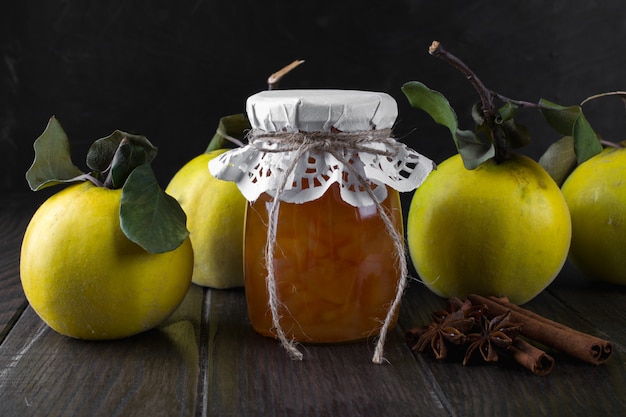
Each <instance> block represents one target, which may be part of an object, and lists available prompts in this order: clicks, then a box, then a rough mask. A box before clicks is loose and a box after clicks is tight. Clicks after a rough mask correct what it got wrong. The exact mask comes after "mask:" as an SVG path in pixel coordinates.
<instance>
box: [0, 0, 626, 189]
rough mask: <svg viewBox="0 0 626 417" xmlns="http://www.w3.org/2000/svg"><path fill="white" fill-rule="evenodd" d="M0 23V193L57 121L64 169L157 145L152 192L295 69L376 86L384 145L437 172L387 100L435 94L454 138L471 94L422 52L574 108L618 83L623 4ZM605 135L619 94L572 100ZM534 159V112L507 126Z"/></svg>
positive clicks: (119, 8)
mask: <svg viewBox="0 0 626 417" xmlns="http://www.w3.org/2000/svg"><path fill="white" fill-rule="evenodd" d="M4 3H5V4H4V5H3V6H2V12H1V14H0V58H1V59H0V190H2V191H27V190H28V187H27V184H26V182H25V180H24V173H25V172H26V170H27V169H28V167H29V165H30V163H31V162H32V159H33V150H32V143H33V141H34V140H35V139H36V138H37V137H38V136H39V134H40V133H41V132H42V131H43V129H44V128H45V126H46V123H47V121H48V119H49V117H50V116H52V115H55V116H56V117H57V118H58V119H59V121H60V122H61V124H62V125H63V127H64V128H65V130H66V132H67V133H68V136H69V138H70V141H71V144H72V154H73V160H74V163H75V164H77V165H78V166H79V167H80V168H81V169H84V170H86V167H85V164H84V158H85V155H86V152H87V149H88V146H89V145H90V144H91V142H93V141H94V140H95V139H97V138H100V137H103V136H106V135H108V134H110V133H111V132H113V130H115V129H120V130H125V131H128V132H131V133H137V134H143V135H145V136H147V137H148V138H149V139H150V140H151V141H152V142H153V143H154V144H155V145H157V146H158V147H159V150H160V151H159V155H158V156H157V159H156V160H155V162H154V163H153V168H154V169H155V171H156V172H157V176H158V178H159V181H160V182H161V184H162V186H165V185H166V184H167V181H168V180H169V178H171V176H172V175H173V174H174V173H175V172H176V170H177V169H178V168H180V167H181V166H182V165H183V164H184V163H185V162H186V161H188V160H189V159H191V158H192V157H194V156H195V155H197V154H199V153H202V152H203V151H204V149H205V147H206V145H207V143H208V140H209V139H210V138H211V137H212V135H213V133H214V131H215V128H216V125H217V121H218V119H219V118H220V117H221V116H223V115H228V114H233V113H240V112H242V111H243V110H244V103H245V99H246V97H247V96H249V95H251V94H253V93H255V92H257V91H259V90H263V89H265V88H266V79H267V77H268V76H269V75H270V74H271V73H272V72H274V71H276V70H277V69H279V68H281V67H282V66H283V65H286V64H288V63H289V62H291V61H293V60H294V59H304V60H306V63H305V64H304V65H302V66H300V67H299V68H298V69H297V70H295V72H293V73H292V74H290V75H289V76H288V77H287V78H286V79H285V80H284V81H283V82H282V84H281V87H282V88H345V89H363V90H378V91H385V92H387V93H389V94H391V95H392V96H394V97H395V98H396V99H397V101H398V102H399V105H400V116H399V119H398V124H397V127H396V135H397V136H400V137H401V138H402V140H403V141H404V142H405V143H408V144H409V145H410V146H412V147H413V148H415V149H416V150H418V151H420V152H421V153H424V154H426V155H427V156H429V157H431V158H432V159H434V160H435V161H436V162H441V161H442V160H443V159H444V158H446V157H447V156H449V155H451V154H452V153H454V151H455V150H454V146H453V144H452V140H451V138H450V136H449V134H448V132H447V130H446V129H445V128H443V127H440V126H437V125H435V124H434V123H433V122H432V121H431V120H430V119H429V118H428V117H427V116H425V115H424V114H423V113H421V112H418V111H417V110H413V109H411V108H410V107H409V106H408V104H407V102H406V99H405V98H404V96H403V95H402V93H401V91H400V87H401V86H402V85H403V83H405V82H407V81H410V80H419V81H422V82H424V83H425V84H427V85H428V86H429V87H431V88H434V89H437V90H439V91H441V92H443V93H444V94H445V95H446V96H447V97H448V99H449V100H450V102H451V103H452V105H453V106H454V107H455V109H456V111H457V113H458V114H459V117H460V119H461V124H462V127H463V128H469V127H471V121H470V118H469V109H470V107H471V105H472V104H473V103H474V101H476V100H477V96H476V94H475V92H474V91H473V89H472V87H471V86H470V84H469V83H468V82H467V80H466V79H464V77H463V76H462V75H461V74H460V73H458V72H457V71H456V70H454V69H452V68H451V67H449V66H448V65H447V64H446V63H443V62H442V61H439V60H438V59H436V58H434V57H431V56H430V55H429V54H428V52H427V50H428V46H429V45H430V43H431V42H432V40H434V39H438V40H440V41H441V42H442V43H443V44H444V45H445V46H446V47H447V48H448V49H449V50H451V51H452V52H454V53H455V54H456V55H458V56H459V57H461V58H462V59H463V60H465V61H466V62H467V63H468V64H469V65H470V66H471V67H472V68H473V69H474V70H475V71H476V73H477V74H478V75H479V77H480V78H481V79H482V80H483V81H484V82H485V83H486V84H487V85H488V86H489V87H490V88H491V89H492V90H496V91H498V92H500V93H502V94H504V95H506V96H509V97H512V98H516V99H523V100H528V101H534V102H536V101H538V100H539V98H541V97H545V98H548V99H550V100H552V101H556V102H558V103H561V104H567V105H570V104H577V103H579V102H580V101H581V100H582V99H584V98H585V97H587V96H590V95H592V94H596V93H600V92H605V91H612V90H622V89H626V85H625V84H626V83H625V82H624V80H623V74H624V71H625V70H626V65H625V64H626V53H625V52H626V48H625V47H624V40H625V39H626V37H625V35H626V6H625V5H624V2H623V0H607V1H603V2H594V1H588V0H555V1H550V2H548V1H540V0H526V1H518V2H498V3H495V2H470V1H433V0H431V1H422V0H387V1H383V0H381V1H369V2H368V1H363V0H348V1H341V0H334V1H326V0H320V1H309V2H304V1H292V0H274V1H259V0H214V1H201V0H194V1H186V0H181V1H177V2H173V1H165V0H156V1H147V0H140V1H128V0H126V1H95V0H65V1H61V0H20V1H15V2H7V1H5V2H4ZM585 112H586V114H587V117H588V119H589V120H590V121H591V123H592V124H593V126H594V127H595V128H596V129H597V130H598V131H599V133H600V134H602V135H603V136H605V137H607V138H609V139H613V140H622V139H624V136H625V135H624V132H626V126H625V125H624V120H625V117H624V106H623V105H622V103H621V102H620V100H619V99H617V98H608V99H603V100H600V101H595V102H592V103H590V104H589V105H586V106H585ZM520 121H522V122H524V123H525V124H526V125H527V126H528V127H529V129H530V130H531V132H532V133H533V135H534V142H533V144H532V146H529V147H527V148H525V149H524V153H526V154H529V155H531V156H533V157H535V158H537V157H538V156H539V155H540V154H541V153H542V152H543V151H544V150H545V148H546V147H547V146H548V144H549V143H551V142H552V141H554V140H556V139H558V135H557V134H556V133H554V132H553V131H551V130H550V129H548V128H547V127H546V125H545V123H544V122H543V119H542V118H541V117H540V116H539V114H538V113H537V112H536V111H535V110H527V111H524V112H523V114H522V115H521V117H520Z"/></svg>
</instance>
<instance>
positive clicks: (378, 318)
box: [244, 183, 402, 343]
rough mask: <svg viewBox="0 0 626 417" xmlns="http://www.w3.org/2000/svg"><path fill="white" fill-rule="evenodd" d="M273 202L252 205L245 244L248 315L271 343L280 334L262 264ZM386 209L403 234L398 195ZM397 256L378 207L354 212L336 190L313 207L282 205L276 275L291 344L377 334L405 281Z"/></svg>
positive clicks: (385, 204) (312, 203)
mask: <svg viewBox="0 0 626 417" xmlns="http://www.w3.org/2000/svg"><path fill="white" fill-rule="evenodd" d="M272 200H273V199H272V198H271V197H269V196H268V195H267V194H265V193H264V194H262V195H261V197H260V198H259V199H257V200H256V201H255V202H254V203H252V204H251V205H249V206H248V209H247V213H246V224H245V237H244V268H245V270H244V271H245V272H244V276H245V291H246V300H247V304H248V313H249V316H250V321H251V322H252V326H253V327H254V329H255V330H256V331H257V332H259V333H261V334H263V335H266V336H274V335H275V333H274V330H273V324H272V317H271V315H270V314H268V303H269V297H268V291H267V287H266V282H265V279H266V277H267V268H266V266H265V262H264V260H265V245H266V241H267V224H268V213H269V211H270V206H271V202H272ZM382 206H383V207H384V208H385V210H387V211H388V213H390V214H391V218H392V219H393V224H394V227H395V228H396V231H397V233H399V234H402V209H401V207H400V195H399V193H398V191H396V190H393V189H389V194H388V195H387V198H386V199H385V200H384V201H383V202H382ZM394 254H395V247H394V243H393V240H392V238H391V237H390V236H389V234H388V232H387V230H386V228H385V225H384V223H383V221H382V219H381V218H380V216H379V215H378V213H377V209H376V206H374V205H369V206H364V207H353V206H351V205H350V204H348V203H346V202H345V201H343V199H342V198H341V195H340V192H339V185H338V184H336V183H335V184H332V185H331V186H330V189H329V190H328V191H327V192H326V193H324V194H323V195H322V196H321V197H320V198H318V199H316V200H313V201H309V202H306V203H303V204H296V203H281V205H280V211H279V213H278V217H277V229H276V249H275V255H274V268H275V278H276V288H277V295H278V299H279V300H280V301H281V309H280V310H279V314H280V315H281V326H282V327H283V329H284V330H285V332H286V333H287V337H288V338H289V339H292V340H296V341H301V342H318V343H325V342H345V341H352V340H359V339H364V338H367V337H369V336H372V335H377V334H378V331H379V330H380V327H381V325H382V324H381V323H382V321H383V320H384V318H385V316H386V314H387V310H388V309H389V305H390V304H391V302H392V301H393V299H394V296H395V293H396V288H397V286H398V281H399V280H400V278H401V277H400V271H399V270H398V268H397V264H396V262H394ZM396 317H397V314H396V315H395V316H394V318H393V320H392V324H391V326H393V325H394V324H395V321H396Z"/></svg>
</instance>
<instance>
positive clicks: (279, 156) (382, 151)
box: [209, 90, 434, 207]
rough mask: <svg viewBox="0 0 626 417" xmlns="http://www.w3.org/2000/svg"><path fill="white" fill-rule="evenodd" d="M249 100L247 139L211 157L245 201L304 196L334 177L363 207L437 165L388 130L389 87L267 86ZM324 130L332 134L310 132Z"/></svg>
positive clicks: (349, 199)
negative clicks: (380, 90)
mask: <svg viewBox="0 0 626 417" xmlns="http://www.w3.org/2000/svg"><path fill="white" fill-rule="evenodd" d="M246 107H247V112H248V118H249V120H250V124H251V126H252V128H253V129H252V132H251V136H250V143H249V144H248V145H246V146H243V147H240V148H236V149H232V150H230V151H228V152H225V153H223V154H221V155H219V156H218V157H216V158H214V159H212V160H211V161H210V162H209V171H210V172H211V174H212V175H214V176H215V177H217V178H219V179H222V180H226V181H233V182H235V183H237V187H238V188H239V190H240V191H241V193H242V194H243V196H244V197H245V198H246V199H247V200H248V201H255V200H256V199H257V198H258V197H259V196H260V195H261V193H267V194H268V195H270V196H271V197H274V198H276V199H279V200H281V201H285V202H288V203H298V204H299V203H305V202H307V201H312V200H315V199H317V198H319V197H320V196H322V195H323V194H324V193H325V192H326V191H327V190H328V188H329V187H330V186H331V185H332V184H334V183H337V184H339V185H340V186H341V187H340V192H341V198H342V199H343V200H344V201H345V202H346V203H348V204H350V205H352V206H355V207H365V206H370V205H372V204H375V203H376V201H378V202H382V201H383V200H384V199H385V198H386V197H387V187H386V186H389V187H391V188H393V189H395V190H398V191H411V190H413V189H415V188H417V187H418V186H419V185H420V184H421V183H422V182H423V181H424V179H426V177H427V176H428V174H429V173H430V172H431V171H432V170H433V169H434V163H433V162H432V161H431V160H430V159H428V158H426V157H424V156H423V155H420V154H419V153H417V152H415V151H414V150H413V149H410V148H408V147H407V146H406V145H404V144H402V143H399V142H397V141H396V140H395V139H393V138H391V137H389V135H390V134H391V127H392V126H393V124H394V122H395V119H396V115H397V111H398V110H397V104H396V102H395V100H394V99H393V98H392V97H391V96H389V95H388V94H385V93H375V92H369V91H353V90H270V91H263V92H261V93H257V94H255V95H253V96H251V97H250V98H249V99H248V101H247V106H246ZM333 128H334V129H336V130H338V131H340V132H337V131H335V130H333ZM258 132H261V134H259V135H257V133H258ZM320 134H321V135H322V136H326V139H328V138H331V137H332V140H330V141H326V140H319V141H316V140H313V141H311V140H310V138H311V137H315V136H316V135H320ZM339 136H348V137H350V140H344V141H339V140H337V137H339ZM382 136H384V137H382ZM357 137H358V138H359V140H358V141H357V140H353V139H354V138H357ZM281 138H282V139H281ZM285 138H287V143H289V145H288V146H285V147H283V145H284V144H285ZM335 140H337V141H335ZM307 141H308V142H307ZM333 144H334V146H333ZM316 145H322V146H321V147H318V146H316ZM294 146H295V147H294ZM327 146H328V147H327ZM330 148H332V149H330ZM364 184H365V186H364Z"/></svg>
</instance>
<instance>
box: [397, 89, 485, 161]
mask: <svg viewBox="0 0 626 417" xmlns="http://www.w3.org/2000/svg"><path fill="white" fill-rule="evenodd" d="M402 92H403V93H404V95H405V96H406V97H407V99H408V100H409V103H410V104H411V106H413V107H414V108H417V109H420V110H423V111H425V112H426V113H428V114H429V115H430V117H432V118H433V120H434V121H435V122H436V123H438V124H440V125H443V126H445V127H447V128H448V130H449V131H450V133H451V134H452V138H453V140H454V143H455V144H456V148H457V150H458V152H459V154H460V155H461V158H462V159H463V164H464V165H465V168H467V169H475V168H476V167H478V166H479V165H480V164H481V163H483V162H484V161H486V160H488V159H491V158H493V157H494V156H495V148H494V146H493V143H491V142H490V141H487V140H484V139H481V138H480V137H477V136H476V135H475V134H474V133H473V132H472V131H469V130H460V129H459V128H458V119H457V116H456V113H455V112H454V109H453V108H452V107H451V106H450V103H449V102H448V100H447V99H446V98H445V97H444V95H443V94H441V93H440V92H438V91H435V90H431V89H430V88H428V87H426V86H425V85H424V84H422V83H420V82H419V81H410V82H408V83H406V84H404V85H403V86H402Z"/></svg>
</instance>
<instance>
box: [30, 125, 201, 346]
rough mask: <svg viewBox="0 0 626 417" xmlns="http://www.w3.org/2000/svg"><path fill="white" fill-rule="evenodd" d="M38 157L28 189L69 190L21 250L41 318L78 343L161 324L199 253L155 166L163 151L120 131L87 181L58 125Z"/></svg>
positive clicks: (103, 144)
mask: <svg viewBox="0 0 626 417" xmlns="http://www.w3.org/2000/svg"><path fill="white" fill-rule="evenodd" d="M34 148H35V161H34V162H33V164H32V166H31V167H30V169H29V170H28V172H27V173H26V178H27V180H28V183H29V185H30V187H31V189H33V190H35V191H36V190H40V189H43V188H46V187H49V186H53V185H58V184H68V187H66V188H65V189H63V190H62V191H60V192H58V193H56V194H54V195H52V196H51V197H50V198H49V199H47V200H46V201H45V202H44V203H43V204H42V205H41V206H40V207H39V209H38V210H37V211H36V212H35V214H34V215H33V217H32V219H31V220H30V223H29V225H28V227H27V229H26V233H25V235H24V239H23V242H22V249H21V260H20V274H21V279H22V285H23V288H24V292H25V294H26V297H27V299H28V301H29V302H30V304H31V306H32V307H33V309H34V310H35V312H36V313H37V314H38V315H39V316H40V317H41V318H42V319H43V320H44V321H45V322H46V323H47V324H48V325H49V326H50V327H52V328H53V329H54V330H56V331H57V332H59V333H61V334H63V335H66V336H70V337H74V338H80V339H117V338H122V337H127V336H131V335H133V334H136V333H140V332H143V331H145V330H148V329H151V328H153V327H156V326H157V325H159V324H160V323H161V322H163V321H164V320H165V319H166V318H167V317H168V316H169V315H170V314H171V313H172V312H173V311H174V310H175V309H176V308H177V307H178V305H179V304H180V303H181V302H182V300H183V299H184V297H185V295H186V293H187V291H188V289H189V287H190V285H191V272H192V268H193V250H192V247H191V242H190V240H189V237H188V234H189V232H188V231H187V228H186V225H185V221H186V217H185V213H184V212H183V210H182V209H181V208H180V206H179V205H178V203H177V202H176V200H175V199H174V198H172V197H170V196H168V195H167V194H165V192H164V191H163V190H162V189H161V188H160V187H159V185H158V183H157V181H156V178H155V176H154V173H153V171H152V168H151V166H150V162H152V160H153V159H154V157H155V155H156V153H157V148H156V147H154V146H153V145H152V144H151V143H150V142H149V141H148V140H147V139H146V138H145V137H143V136H137V135H131V134H128V133H124V132H121V131H115V132H114V133H113V134H111V135H110V136H107V137H105V138H102V139H99V140H97V141H95V142H94V143H93V145H92V146H91V148H90V149H89V152H88V154H87V165H88V167H89V168H90V169H92V171H91V172H89V173H83V172H82V171H81V170H80V169H79V168H78V167H76V166H75V165H74V164H73V163H72V161H71V158H70V152H69V150H70V146H69V140H68V138H67V136H66V134H65V132H64V131H63V128H62V127H61V125H60V123H59V122H58V121H57V119H56V118H54V117H52V118H51V119H50V121H49V123H48V125H47V127H46V129H45V131H44V132H43V133H42V134H41V136H40V137H39V138H38V139H37V140H36V141H35V144H34Z"/></svg>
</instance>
